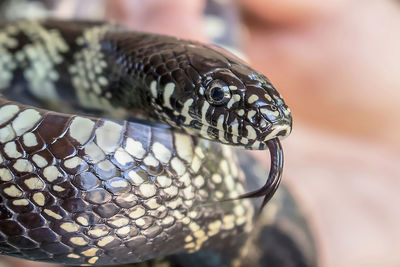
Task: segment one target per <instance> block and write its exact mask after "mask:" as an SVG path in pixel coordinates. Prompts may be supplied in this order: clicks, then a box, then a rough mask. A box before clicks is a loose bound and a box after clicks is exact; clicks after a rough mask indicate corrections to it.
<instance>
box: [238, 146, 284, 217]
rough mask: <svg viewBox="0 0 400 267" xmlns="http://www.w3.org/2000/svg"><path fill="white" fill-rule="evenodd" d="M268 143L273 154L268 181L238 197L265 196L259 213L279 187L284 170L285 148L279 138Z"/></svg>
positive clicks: (271, 154)
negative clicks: (283, 148)
mask: <svg viewBox="0 0 400 267" xmlns="http://www.w3.org/2000/svg"><path fill="white" fill-rule="evenodd" d="M266 144H267V146H268V149H269V153H270V156H271V166H270V170H269V174H268V179H267V181H266V182H265V184H264V186H262V187H261V188H259V189H257V190H255V191H252V192H248V193H245V194H243V195H241V196H239V197H238V198H237V199H243V198H256V197H262V196H264V199H263V202H262V204H261V207H260V210H259V213H261V211H262V209H263V208H264V206H265V205H266V204H267V203H268V201H269V200H270V199H271V198H272V196H273V195H274V194H275V192H276V190H277V189H278V187H279V184H280V182H281V178H282V171H283V150H282V145H281V143H280V141H279V139H278V138H274V139H271V140H268V141H267V142H266Z"/></svg>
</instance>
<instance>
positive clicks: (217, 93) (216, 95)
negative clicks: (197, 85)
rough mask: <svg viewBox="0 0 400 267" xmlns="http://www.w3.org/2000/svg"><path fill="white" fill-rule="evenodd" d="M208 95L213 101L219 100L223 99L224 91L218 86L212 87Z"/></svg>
mask: <svg viewBox="0 0 400 267" xmlns="http://www.w3.org/2000/svg"><path fill="white" fill-rule="evenodd" d="M210 96H211V98H212V99H213V100H214V101H216V102H220V101H222V100H223V99H224V96H225V92H224V91H223V90H222V89H221V88H220V87H214V88H213V89H212V90H211V93H210Z"/></svg>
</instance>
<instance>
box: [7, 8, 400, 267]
mask: <svg viewBox="0 0 400 267" xmlns="http://www.w3.org/2000/svg"><path fill="white" fill-rule="evenodd" d="M219 1H220V2H227V1H226V0H219ZM78 2H79V1H65V3H63V4H60V5H59V7H58V8H57V11H56V15H57V14H58V15H59V16H60V17H70V16H71V14H70V13H71V12H76V10H77V9H76V6H75V7H74V6H73V5H74V3H75V5H76V4H77V3H78ZM90 2H92V5H94V6H98V4H97V3H99V1H85V4H86V5H89V3H90ZM93 2H94V3H93ZM104 3H105V7H106V8H104V9H102V10H100V11H99V12H103V15H104V17H106V18H108V19H110V20H113V21H116V22H118V23H120V24H124V25H127V26H129V27H131V28H133V29H139V30H142V31H151V32H158V33H164V34H170V35H175V36H180V37H183V38H189V39H196V40H201V41H207V37H206V36H207V34H206V30H205V28H204V27H203V24H204V21H203V10H204V7H205V3H204V1H201V0H191V1H187V0H146V1H140V0H111V1H104ZM236 4H237V5H238V7H239V9H238V10H239V13H240V17H241V25H242V29H241V31H242V39H241V43H242V47H241V48H242V51H243V52H244V54H245V55H246V56H247V58H248V61H249V62H250V65H251V66H253V67H254V68H255V69H258V70H260V71H261V72H262V73H264V74H265V75H266V76H267V77H268V78H269V79H270V80H271V81H272V83H273V84H274V85H275V87H276V88H278V90H279V91H280V92H281V94H282V95H283V96H284V98H285V100H286V102H287V104H288V105H289V106H290V107H291V109H292V112H293V117H294V130H293V133H292V135H291V136H290V137H289V138H288V139H286V140H284V141H283V147H284V150H285V157H286V163H285V164H286V166H285V171H284V181H285V182H286V183H287V184H288V185H289V186H290V188H291V189H292V190H293V191H294V193H295V195H296V197H297V199H298V201H299V202H300V203H301V205H302V206H303V208H304V210H305V212H306V214H307V215H306V216H307V218H308V219H309V223H310V224H311V226H312V229H313V232H314V234H315V238H316V242H317V245H318V249H319V259H320V266H324V267H334V266H335V267H337V266H339V267H342V266H363V267H369V266H385V267H390V266H400V254H399V253H398V251H399V248H400V227H399V225H400V208H399V205H398V204H399V203H400V194H399V188H400V179H399V178H400V168H399V167H398V163H399V162H400V142H399V140H398V139H399V137H400V90H399V88H400V52H399V47H400V32H399V30H398V29H399V27H400V2H398V1H394V0H393V1H391V0H369V1H365V0H364V1H361V0H329V1H320V0H269V1H265V0H237V1H236ZM80 10H81V12H82V14H81V15H82V16H87V15H88V14H89V15H90V12H89V11H88V10H87V9H86V13H85V12H84V10H85V9H80ZM82 10H83V11H82ZM89 10H90V9H89ZM57 12H58V13H57ZM83 13H84V14H83ZM253 154H254V156H255V157H256V158H257V159H258V160H259V161H260V162H262V163H266V162H268V158H267V153H266V152H265V151H264V152H262V151H261V152H254V153H253ZM7 263H8V265H9V266H10V265H11V266H35V265H34V264H36V265H37V266H42V267H45V266H54V265H48V264H43V263H33V264H31V263H29V265H28V263H27V262H21V261H17V260H14V259H11V260H10V261H9V262H7Z"/></svg>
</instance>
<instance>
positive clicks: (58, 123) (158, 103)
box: [0, 20, 291, 265]
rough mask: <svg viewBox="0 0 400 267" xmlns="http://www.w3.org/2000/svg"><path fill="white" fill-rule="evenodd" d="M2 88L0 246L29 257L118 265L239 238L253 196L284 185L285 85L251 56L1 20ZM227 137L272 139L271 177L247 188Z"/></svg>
mask: <svg viewBox="0 0 400 267" xmlns="http://www.w3.org/2000/svg"><path fill="white" fill-rule="evenodd" d="M0 93H2V95H3V97H2V98H0V196H1V200H2V201H1V204H0V231H1V233H0V250H1V252H2V253H5V254H7V255H11V256H16V257H23V258H27V259H32V260H42V261H52V262H58V263H65V264H73V265H80V264H95V265H106V264H121V263H132V262H140V261H144V260H147V259H150V258H157V257H161V256H164V255H169V254H173V253H177V252H182V251H188V252H195V251H197V250H199V249H201V248H207V247H212V246H213V245H215V244H217V243H218V244H229V242H230V241H229V240H231V239H235V238H237V236H238V235H239V236H240V235H242V234H244V233H246V232H249V231H250V229H251V227H252V219H253V215H254V207H253V205H252V204H251V202H250V200H249V199H248V197H254V196H263V195H265V196H266V197H265V201H264V203H263V205H264V204H265V203H266V202H267V201H268V200H269V198H270V197H271V196H272V195H273V193H274V192H275V190H276V188H277V186H278V184H279V180H280V175H281V169H282V155H281V153H282V152H281V149H280V143H279V141H278V138H283V137H286V136H287V135H288V134H289V133H290V131H291V115H290V110H289V108H288V107H287V106H286V105H285V103H284V101H283V100H282V98H281V96H280V95H279V93H278V92H277V91H276V90H275V89H274V87H273V86H272V85H271V84H270V82H269V81H268V80H267V78H265V76H264V75H262V74H260V73H258V72H256V71H254V70H253V69H251V68H250V67H248V66H247V65H245V64H244V63H243V62H242V61H241V60H240V59H237V58H236V57H234V56H232V55H230V54H229V53H227V52H225V51H223V50H222V49H220V48H216V47H210V46H206V45H203V44H200V43H196V42H191V41H185V40H180V39H177V38H174V37H167V36H162V35H155V34H148V33H140V32H133V31H129V30H126V29H123V28H121V27H118V26H114V25H110V24H106V23H99V22H85V21H76V22H66V21H52V20H45V21H17V22H13V23H8V24H3V25H1V29H0ZM32 105H33V106H32ZM39 105H40V106H42V107H43V106H44V107H47V108H49V109H51V110H52V111H50V110H49V109H43V108H39V107H38V106H39ZM72 112H74V113H75V114H71V113H72ZM82 114H86V115H82ZM99 116H101V117H105V118H107V119H104V118H100V117H99ZM160 123H163V124H165V125H168V127H160V125H159V124H160ZM198 137H202V138H198ZM217 142H218V143H223V144H228V145H234V146H240V147H244V148H249V149H265V148H267V147H268V148H270V153H271V156H272V164H271V170H270V174H269V178H268V180H267V183H266V184H265V186H264V187H262V188H261V189H259V190H256V191H254V192H251V193H246V191H247V190H246V180H245V177H244V175H243V173H242V171H241V169H240V168H239V166H238V163H237V160H236V157H235V154H234V153H233V152H232V149H231V148H230V147H229V146H226V145H220V144H218V143H217ZM224 242H225V243H224Z"/></svg>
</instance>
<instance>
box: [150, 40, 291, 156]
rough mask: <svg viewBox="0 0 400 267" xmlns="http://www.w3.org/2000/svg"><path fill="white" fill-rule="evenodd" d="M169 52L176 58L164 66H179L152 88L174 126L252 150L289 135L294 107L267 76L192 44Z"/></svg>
mask: <svg viewBox="0 0 400 267" xmlns="http://www.w3.org/2000/svg"><path fill="white" fill-rule="evenodd" d="M171 50H172V51H171ZM165 51H167V52H166V53H170V54H173V55H174V58H175V59H174V60H175V62H173V63H171V62H170V61H169V62H166V63H164V64H165V65H164V66H166V67H167V68H168V66H175V67H176V66H179V69H169V70H168V73H169V74H167V75H164V76H163V77H161V78H159V79H158V83H157V86H156V82H155V81H154V82H153V86H151V84H150V87H151V88H152V90H151V91H152V92H153V93H152V95H153V96H154V97H156V100H155V101H156V102H158V103H159V107H160V110H161V111H162V112H160V116H159V117H163V118H162V119H163V120H164V121H166V122H167V123H168V124H170V125H171V126H172V127H177V128H181V129H183V130H185V131H186V132H188V133H190V134H196V135H199V136H202V137H204V138H207V139H210V140H215V141H219V142H222V143H225V144H230V145H236V146H242V147H246V148H251V149H265V148H266V142H267V141H268V140H271V139H273V138H276V137H278V138H283V137H286V136H287V135H289V134H290V132H291V127H292V117H291V114H290V109H289V108H288V107H287V106H286V104H285V103H284V101H283V99H282V97H281V96H280V94H279V93H278V92H277V90H276V89H275V88H274V87H273V86H272V85H271V83H270V82H269V81H268V79H267V78H266V77H265V76H264V75H262V74H261V73H259V72H257V71H255V70H253V69H251V68H250V67H248V66H247V64H245V63H244V62H243V61H242V60H240V59H238V58H237V57H235V56H234V55H232V54H230V53H229V52H227V51H225V50H223V49H222V48H219V47H211V46H206V45H202V44H198V43H193V42H184V43H182V42H181V41H180V42H179V45H173V46H171V47H170V49H168V50H167V49H166V50H165ZM177 55H179V56H177ZM161 58H172V57H171V56H169V54H166V55H162V56H161ZM150 61H152V60H151V59H150ZM154 68H155V67H154ZM158 69H160V67H158ZM160 81H161V82H160ZM159 87H162V88H163V89H161V90H160V91H157V90H156V88H159ZM157 92H159V93H157Z"/></svg>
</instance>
